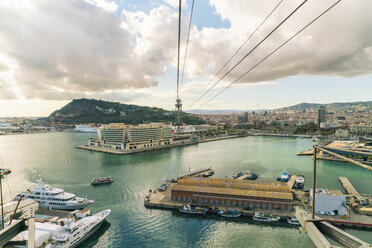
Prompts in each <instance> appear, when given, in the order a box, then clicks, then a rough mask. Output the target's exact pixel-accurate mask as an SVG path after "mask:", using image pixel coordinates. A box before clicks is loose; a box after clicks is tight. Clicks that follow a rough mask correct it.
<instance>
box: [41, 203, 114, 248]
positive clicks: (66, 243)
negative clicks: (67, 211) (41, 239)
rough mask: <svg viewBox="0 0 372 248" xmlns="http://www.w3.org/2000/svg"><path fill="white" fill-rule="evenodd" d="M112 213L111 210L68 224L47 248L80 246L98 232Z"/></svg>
mask: <svg viewBox="0 0 372 248" xmlns="http://www.w3.org/2000/svg"><path fill="white" fill-rule="evenodd" d="M110 212H111V210H110V209H106V210H104V211H102V212H99V213H97V214H94V215H92V216H88V217H85V218H82V219H81V220H78V221H77V222H73V223H67V225H65V226H63V228H62V229H61V230H60V231H59V233H57V234H56V235H54V236H53V237H52V242H51V243H50V244H48V245H46V246H45V248H72V247H76V246H78V245H79V244H81V243H82V242H83V241H84V240H86V239H87V238H88V237H89V236H90V235H92V234H93V233H94V232H95V231H97V230H98V228H99V227H100V225H101V224H102V222H103V221H104V220H105V219H106V217H107V216H108V215H109V214H110Z"/></svg>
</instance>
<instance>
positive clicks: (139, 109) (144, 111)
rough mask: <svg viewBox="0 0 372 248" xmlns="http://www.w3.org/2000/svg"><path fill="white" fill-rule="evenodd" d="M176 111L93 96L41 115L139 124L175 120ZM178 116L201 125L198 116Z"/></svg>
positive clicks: (75, 120)
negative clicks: (93, 97) (105, 99)
mask: <svg viewBox="0 0 372 248" xmlns="http://www.w3.org/2000/svg"><path fill="white" fill-rule="evenodd" d="M175 118H176V116H175V114H174V112H172V111H168V110H165V109H162V108H157V107H147V106H138V105H134V104H124V103H119V102H110V101H103V100H96V99H85V98H82V99H74V100H72V101H71V102H69V103H68V104H67V105H65V106H64V107H62V108H61V109H58V110H56V111H54V112H53V113H51V114H50V115H49V116H48V117H46V118H42V119H43V120H45V121H49V122H61V123H65V124H84V123H100V124H107V123H114V122H123V123H126V124H141V123H150V122H175ZM181 119H182V121H183V122H185V123H187V124H202V123H204V121H202V120H200V119H199V118H198V117H196V116H194V115H192V114H188V113H184V112H182V113H181Z"/></svg>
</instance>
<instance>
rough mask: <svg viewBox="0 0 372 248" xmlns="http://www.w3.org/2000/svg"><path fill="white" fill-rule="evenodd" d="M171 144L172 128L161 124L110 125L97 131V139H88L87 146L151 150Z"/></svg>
mask: <svg viewBox="0 0 372 248" xmlns="http://www.w3.org/2000/svg"><path fill="white" fill-rule="evenodd" d="M171 144H173V133H172V128H171V127H170V126H167V125H165V124H163V123H151V124H139V125H138V126H134V125H125V124H124V123H110V124H107V125H103V126H102V127H101V128H99V129H98V139H90V140H89V143H88V145H89V146H97V147H103V148H109V149H115V150H133V149H151V148H155V147H158V146H162V147H164V146H167V145H171Z"/></svg>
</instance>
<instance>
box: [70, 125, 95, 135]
mask: <svg viewBox="0 0 372 248" xmlns="http://www.w3.org/2000/svg"><path fill="white" fill-rule="evenodd" d="M74 131H75V132H77V133H97V128H96V127H91V126H84V125H78V126H76V127H75V129H74Z"/></svg>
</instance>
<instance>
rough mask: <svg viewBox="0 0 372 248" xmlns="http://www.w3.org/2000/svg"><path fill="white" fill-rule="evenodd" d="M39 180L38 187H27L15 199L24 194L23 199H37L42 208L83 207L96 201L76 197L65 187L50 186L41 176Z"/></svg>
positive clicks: (70, 208) (71, 208)
mask: <svg viewBox="0 0 372 248" xmlns="http://www.w3.org/2000/svg"><path fill="white" fill-rule="evenodd" d="M37 182H38V184H37V186H36V188H34V189H27V192H22V193H19V194H18V195H17V196H16V197H15V198H14V200H18V199H19V197H20V196H22V198H23V199H32V200H34V201H37V202H38V203H39V205H40V207H41V208H53V209H59V210H76V209H83V208H85V207H86V206H88V205H89V204H91V203H93V202H94V201H93V200H88V199H86V198H80V197H76V196H75V195H74V194H71V193H67V192H65V191H64V190H63V189H59V188H54V187H50V186H49V185H47V184H45V183H44V182H43V180H42V179H41V177H40V176H39V180H37Z"/></svg>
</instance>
